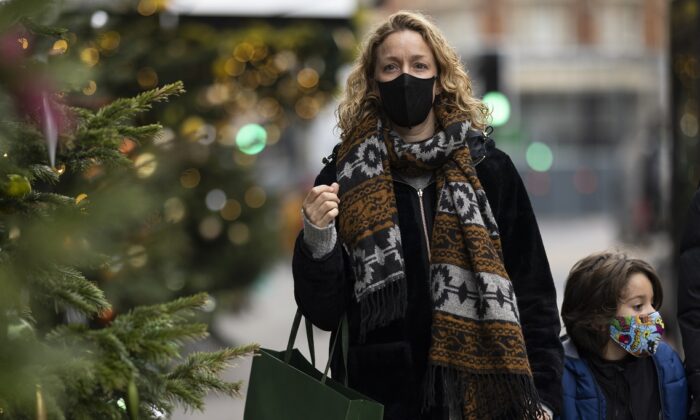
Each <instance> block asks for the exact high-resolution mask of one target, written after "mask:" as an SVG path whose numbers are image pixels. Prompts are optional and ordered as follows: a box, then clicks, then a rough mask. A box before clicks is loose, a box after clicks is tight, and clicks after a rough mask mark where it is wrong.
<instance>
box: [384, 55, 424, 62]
mask: <svg viewBox="0 0 700 420" xmlns="http://www.w3.org/2000/svg"><path fill="white" fill-rule="evenodd" d="M425 57H426V56H425V55H424V54H414V55H412V56H411V57H409V58H410V59H411V60H420V59H423V58H425ZM380 59H382V60H393V61H400V59H399V57H397V56H395V55H387V56H384V57H380Z"/></svg>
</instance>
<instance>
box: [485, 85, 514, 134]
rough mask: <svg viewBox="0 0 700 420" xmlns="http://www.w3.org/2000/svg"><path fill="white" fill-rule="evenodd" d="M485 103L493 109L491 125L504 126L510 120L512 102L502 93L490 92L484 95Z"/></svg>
mask: <svg viewBox="0 0 700 420" xmlns="http://www.w3.org/2000/svg"><path fill="white" fill-rule="evenodd" d="M483 101H484V103H486V105H488V107H489V109H491V124H492V125H493V126H494V127H499V126H502V125H503V124H505V123H507V122H508V120H509V119H510V101H509V100H508V98H507V97H506V95H504V94H502V93H501V92H488V93H487V94H486V95H484V99H483Z"/></svg>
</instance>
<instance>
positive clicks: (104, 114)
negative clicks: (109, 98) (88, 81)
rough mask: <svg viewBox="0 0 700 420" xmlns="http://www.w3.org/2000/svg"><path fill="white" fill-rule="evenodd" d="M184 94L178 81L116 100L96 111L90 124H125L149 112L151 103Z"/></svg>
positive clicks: (183, 89) (182, 86)
mask: <svg viewBox="0 0 700 420" xmlns="http://www.w3.org/2000/svg"><path fill="white" fill-rule="evenodd" d="M184 92H185V88H184V85H183V84H182V82H180V81H178V82H175V83H171V84H168V85H165V86H162V87H159V88H155V89H152V90H149V91H146V92H143V93H140V94H139V95H137V96H136V97H134V98H121V99H117V100H115V101H114V102H112V103H111V104H109V105H107V106H105V107H103V108H101V109H100V110H99V111H97V113H96V115H95V119H93V120H92V123H93V124H104V122H106V121H113V122H114V124H116V125H120V124H125V123H127V122H128V121H129V120H131V119H132V118H133V117H134V116H136V115H137V114H140V113H143V112H146V111H148V110H150V109H151V107H152V104H153V103H156V102H163V101H166V100H167V99H168V98H169V97H170V96H173V95H179V94H181V93H184Z"/></svg>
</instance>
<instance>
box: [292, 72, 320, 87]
mask: <svg viewBox="0 0 700 420" xmlns="http://www.w3.org/2000/svg"><path fill="white" fill-rule="evenodd" d="M297 83H299V86H301V87H303V88H306V89H311V88H313V87H315V86H316V85H317V84H318V72H316V70H314V69H312V68H309V67H307V68H304V69H301V70H300V71H299V74H297Z"/></svg>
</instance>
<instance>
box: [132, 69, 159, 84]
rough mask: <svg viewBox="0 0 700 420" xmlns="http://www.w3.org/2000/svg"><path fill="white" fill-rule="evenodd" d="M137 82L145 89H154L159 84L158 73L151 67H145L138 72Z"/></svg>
mask: <svg viewBox="0 0 700 420" xmlns="http://www.w3.org/2000/svg"><path fill="white" fill-rule="evenodd" d="M136 81H137V82H138V84H139V86H141V88H143V89H153V88H154V87H156V85H157V84H158V73H156V71H155V70H153V69H152V68H151V67H144V68H142V69H139V71H138V72H136Z"/></svg>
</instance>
